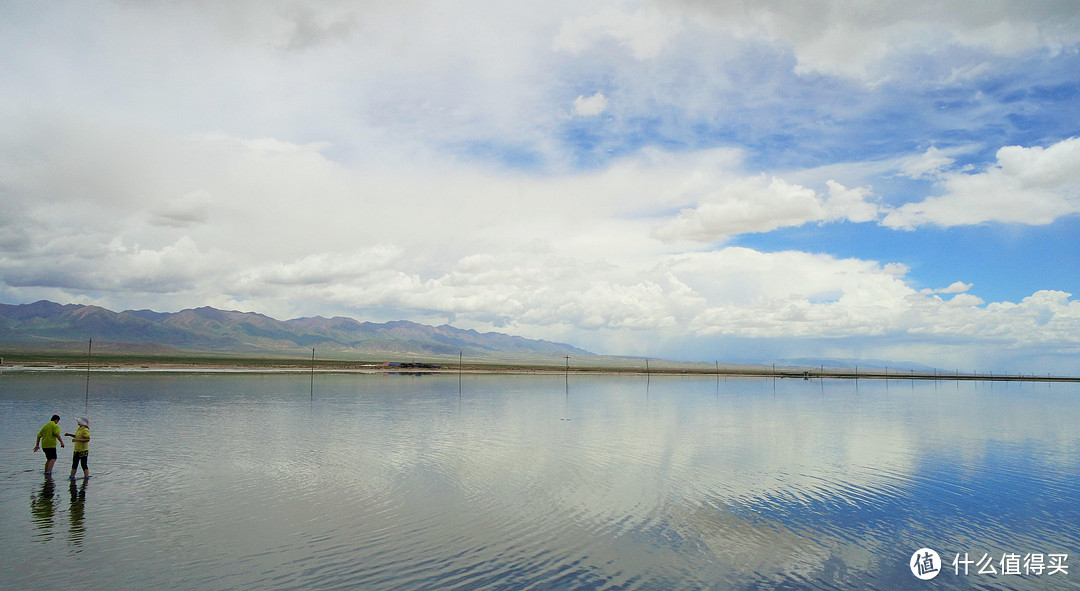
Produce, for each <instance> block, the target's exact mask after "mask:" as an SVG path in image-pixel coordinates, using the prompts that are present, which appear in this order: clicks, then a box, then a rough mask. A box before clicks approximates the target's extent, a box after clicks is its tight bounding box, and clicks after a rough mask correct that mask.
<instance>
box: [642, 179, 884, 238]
mask: <svg viewBox="0 0 1080 591" xmlns="http://www.w3.org/2000/svg"><path fill="white" fill-rule="evenodd" d="M828 189H829V194H828V196H821V195H819V194H818V193H817V192H815V191H814V190H812V189H808V188H806V187H803V186H800V185H794V184H790V183H787V182H785V181H784V180H783V179H779V178H771V179H769V178H767V177H766V176H765V175H759V176H755V177H750V178H746V179H742V180H740V181H738V182H735V183H732V184H729V185H726V186H723V187H717V188H716V189H715V190H713V191H710V192H709V193H708V194H706V195H704V196H703V197H702V199H701V203H700V204H698V205H697V206H696V207H693V208H687V209H684V210H682V211H681V212H680V213H679V215H678V216H677V217H676V218H675V219H674V220H671V221H670V222H668V223H667V224H665V225H664V226H662V227H661V228H659V229H658V230H657V231H656V236H657V237H659V238H661V239H664V240H696V241H702V242H708V241H714V240H722V239H724V238H726V237H728V236H731V235H734V234H743V233H750V232H769V231H772V230H775V229H777V228H783V227H790V226H801V225H803V224H805V223H808V222H814V221H837V220H843V219H849V220H851V221H856V222H865V221H871V220H874V219H876V218H877V217H878V208H877V205H875V204H874V203H872V202H870V201H868V198H870V197H871V195H872V194H871V192H870V190H869V189H865V188H856V189H848V188H846V187H844V186H843V185H841V184H840V183H837V182H835V181H832V180H830V181H828Z"/></svg>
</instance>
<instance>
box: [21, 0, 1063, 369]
mask: <svg viewBox="0 0 1080 591" xmlns="http://www.w3.org/2000/svg"><path fill="white" fill-rule="evenodd" d="M0 60H2V63H3V64H4V67H3V68H0V206H2V208H3V211H4V212H5V215H4V216H3V218H2V219H0V301H3V302H5V303H14V304H17V303H28V302H32V301H36V300H38V299H51V300H55V301H59V302H64V303H85V304H96V305H101V306H105V307H107V308H110V309H114V310H123V309H141V308H150V309H155V310H160V311H175V310H179V309H182V308H188V307H195V306H202V305H211V306H216V307H220V308H229V309H238V310H245V311H256V312H261V313H265V314H268V315H271V316H274V317H277V318H283V319H284V318H293V317H298V316H315V315H322V316H333V315H343V316H350V317H354V318H358V319H362V320H372V321H385V320H396V319H408V320H414V321H418V322H425V323H429V324H442V323H447V322H449V323H452V324H453V325H455V326H458V327H461V328H474V329H477V330H498V331H501V332H508V333H512V334H518V335H522V336H525V337H530V338H544V339H549V340H557V341H563V342H569V343H572V344H575V345H577V346H581V347H584V348H586V349H590V350H592V351H594V352H598V353H608V354H619V355H637V356H650V357H668V358H677V359H686V360H703V361H713V360H733V361H736V360H737V361H761V362H771V361H772V360H776V359H781V360H782V359H790V358H816V357H827V358H843V359H848V358H852V359H854V358H863V359H883V360H890V361H895V362H896V363H902V362H912V363H922V364H925V365H930V366H938V367H943V368H948V369H954V368H955V369H961V370H964V371H974V370H980V371H1014V372H1038V373H1045V372H1054V373H1068V374H1080V302H1078V301H1077V300H1076V297H1075V294H1080V265H1077V264H1076V262H1075V260H1076V255H1077V254H1078V250H1080V248H1078V246H1080V240H1078V237H1080V216H1078V212H1080V76H1077V75H1076V72H1080V6H1078V5H1076V4H1075V3H1070V2H1048V1H1046V2H1028V3H1023V4H1022V5H1021V4H1018V3H1012V2H994V1H984V0H980V1H971V2H945V3H942V2H899V1H897V2H892V1H880V2H833V1H827V0H810V1H808V2H801V3H798V4H792V3H780V2H743V1H723V0H721V1H717V2H709V3H698V2H690V1H677V0H664V1H626V2H550V3H515V2H482V1H476V2H455V3H446V2H437V3H436V2H423V1H405V2H400V3H392V4H382V3H374V4H372V3H366V2H348V1H324V2H302V1H298V0H283V1H259V2H256V1H249V2H245V1H240V2H230V3H209V2H190V3H173V2H146V3H137V4H133V3H126V2H113V3H110V2H101V3H95V4H86V3H66V2H58V3H50V4H48V5H45V6H42V5H40V4H39V3H32V2H8V3H4V5H3V6H2V7H0Z"/></svg>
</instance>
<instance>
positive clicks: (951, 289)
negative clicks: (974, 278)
mask: <svg viewBox="0 0 1080 591" xmlns="http://www.w3.org/2000/svg"><path fill="white" fill-rule="evenodd" d="M972 287H973V285H972V284H970V283H964V282H963V281H954V282H953V283H951V284H950V285H949V286H948V287H944V288H941V289H923V290H920V291H919V293H921V294H923V295H931V294H935V293H964V292H965V291H968V290H970V289H971V288H972Z"/></svg>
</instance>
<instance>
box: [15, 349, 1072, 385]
mask: <svg viewBox="0 0 1080 591" xmlns="http://www.w3.org/2000/svg"><path fill="white" fill-rule="evenodd" d="M0 359H3V358H0ZM455 361H457V360H455ZM560 361H562V359H560ZM640 361H642V360H639V359H634V358H619V359H618V360H617V361H612V360H611V359H610V358H608V359H605V361H604V362H596V361H594V360H589V362H586V363H579V364H571V363H569V361H567V362H565V363H556V362H538V363H524V362H508V363H503V362H483V363H467V364H466V363H460V362H449V361H433V362H349V361H342V360H339V359H319V360H293V359H263V358H255V357H252V358H214V357H200V358H193V359H177V358H172V359H168V360H162V359H154V358H117V357H116V356H109V357H108V358H103V359H99V360H96V361H91V362H89V363H88V362H87V360H86V359H83V360H76V359H58V358H55V357H53V356H49V355H44V356H35V355H18V356H17V357H16V358H14V359H13V358H11V356H8V358H7V359H3V360H2V361H0V374H2V373H34V372H86V371H93V372H95V373H128V372H148V373H302V372H303V373H306V372H317V373H320V374H328V373H340V374H401V373H408V374H417V375H421V374H452V373H467V374H553V375H554V374H558V375H562V374H577V375H581V374H599V375H605V374H606V375H649V376H652V375H656V376H715V377H718V378H719V377H725V378H726V377H731V378H771V379H802V380H823V379H830V380H834V379H835V380H890V381H892V380H919V381H927V380H931V381H948V382H952V381H969V382H988V381H989V382H1049V383H1053V382H1080V376H1060V375H1057V376H1055V375H1051V374H1046V375H1038V374H1025V373H1005V372H1001V373H998V372H985V373H984V372H961V371H958V370H956V371H951V372H949V371H942V370H909V369H888V368H884V369H881V368H865V369H863V368H830V367H824V366H819V367H816V368H805V367H769V366H757V365H721V364H719V363H716V364H713V365H709V364H705V363H689V362H688V363H679V362H666V363H664V362H657V361H658V360H654V361H653V363H651V364H649V363H647V362H646V363H642V364H641V366H640V367H639V366H638V365H637V363H635V362H640Z"/></svg>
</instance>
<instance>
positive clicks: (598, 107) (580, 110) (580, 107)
mask: <svg viewBox="0 0 1080 591" xmlns="http://www.w3.org/2000/svg"><path fill="white" fill-rule="evenodd" d="M606 108H607V97H606V96H604V95H603V94H602V93H599V92H598V93H596V94H594V95H592V96H590V97H587V98H586V97H585V96H582V95H578V97H577V98H576V99H574V113H575V114H577V115H581V116H582V117H592V116H595V115H599V114H600V113H603V112H604V109H606Z"/></svg>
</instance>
